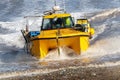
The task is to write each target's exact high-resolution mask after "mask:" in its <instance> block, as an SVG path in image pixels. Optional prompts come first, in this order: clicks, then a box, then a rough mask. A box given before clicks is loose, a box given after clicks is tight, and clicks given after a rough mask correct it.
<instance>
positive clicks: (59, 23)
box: [42, 16, 74, 30]
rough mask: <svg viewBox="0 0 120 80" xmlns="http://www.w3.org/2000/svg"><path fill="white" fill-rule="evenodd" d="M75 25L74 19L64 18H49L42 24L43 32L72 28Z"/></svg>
mask: <svg viewBox="0 0 120 80" xmlns="http://www.w3.org/2000/svg"><path fill="white" fill-rule="evenodd" d="M73 25H74V23H73V21H72V18H71V17H70V16H69V17H62V18H54V19H53V18H49V19H44V20H43V23H42V30H49V29H57V28H71V27H73Z"/></svg>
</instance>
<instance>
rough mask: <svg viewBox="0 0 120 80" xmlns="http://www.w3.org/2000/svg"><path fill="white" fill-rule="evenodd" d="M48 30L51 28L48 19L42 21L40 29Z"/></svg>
mask: <svg viewBox="0 0 120 80" xmlns="http://www.w3.org/2000/svg"><path fill="white" fill-rule="evenodd" d="M50 28H51V24H50V19H44V20H43V26H42V29H50Z"/></svg>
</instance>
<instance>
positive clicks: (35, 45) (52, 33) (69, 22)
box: [21, 9, 94, 59]
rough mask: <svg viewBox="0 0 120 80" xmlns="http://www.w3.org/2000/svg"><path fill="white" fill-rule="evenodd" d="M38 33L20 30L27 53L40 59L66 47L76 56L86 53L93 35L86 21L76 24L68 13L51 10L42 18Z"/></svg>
mask: <svg viewBox="0 0 120 80" xmlns="http://www.w3.org/2000/svg"><path fill="white" fill-rule="evenodd" d="M42 18H43V19H42V26H41V30H40V31H28V27H26V30H21V31H22V34H23V36H24V38H25V41H26V44H27V51H28V52H30V53H31V54H32V55H33V56H35V57H37V58H39V59H42V58H45V57H46V56H47V55H48V52H49V51H51V50H53V49H56V48H57V49H58V52H59V53H60V51H59V47H62V46H67V47H69V48H71V49H73V50H74V51H75V52H76V54H80V53H81V52H83V51H86V50H87V49H88V47H89V39H90V38H92V35H93V34H94V29H93V28H91V26H90V23H89V21H88V20H87V19H77V21H76V24H75V21H74V20H73V18H72V17H71V15H70V14H69V13H66V12H62V13H61V10H55V9H53V10H51V11H47V12H45V15H44V16H42Z"/></svg>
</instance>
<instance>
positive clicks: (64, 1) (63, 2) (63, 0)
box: [63, 0, 66, 11]
mask: <svg viewBox="0 0 120 80" xmlns="http://www.w3.org/2000/svg"><path fill="white" fill-rule="evenodd" d="M63 6H64V11H66V9H65V0H63Z"/></svg>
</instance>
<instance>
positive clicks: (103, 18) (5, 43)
mask: <svg viewBox="0 0 120 80" xmlns="http://www.w3.org/2000/svg"><path fill="white" fill-rule="evenodd" d="M63 1H64V2H63ZM57 2H58V3H57V4H58V5H60V6H61V7H62V6H64V5H63V3H65V9H66V11H67V12H70V13H71V14H72V16H74V17H75V18H79V17H80V16H83V15H87V16H88V19H89V21H90V22H91V25H92V27H94V28H95V31H96V33H95V35H94V36H93V39H92V40H91V46H90V48H89V49H88V50H87V52H85V53H82V55H81V56H79V57H77V59H84V58H85V59H86V58H88V59H94V60H93V61H92V62H91V64H90V66H94V64H95V63H96V64H97V63H101V64H104V66H112V65H120V62H119V60H120V0H111V1H110V0H61V1H59V0H58V1H57ZM53 5H54V1H51V0H0V73H2V72H7V71H15V70H25V69H31V68H40V67H41V65H38V64H37V63H39V61H38V60H37V59H35V58H34V57H32V56H30V55H29V54H26V53H25V52H24V39H23V37H22V34H21V32H20V30H21V29H23V28H24V27H25V20H24V19H23V16H26V15H41V14H42V12H43V11H46V10H49V9H51V7H52V6H53ZM39 21H41V20H39ZM36 25H37V28H39V27H38V25H40V24H37V23H36ZM32 26H35V25H32ZM73 61H74V59H73ZM83 62H84V61H83ZM85 62H86V61H85ZM65 63H66V62H65ZM92 63H94V64H92ZM56 64H59V63H58V62H56ZM56 64H53V63H50V64H49V66H50V65H56ZM98 65H100V64H98Z"/></svg>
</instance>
